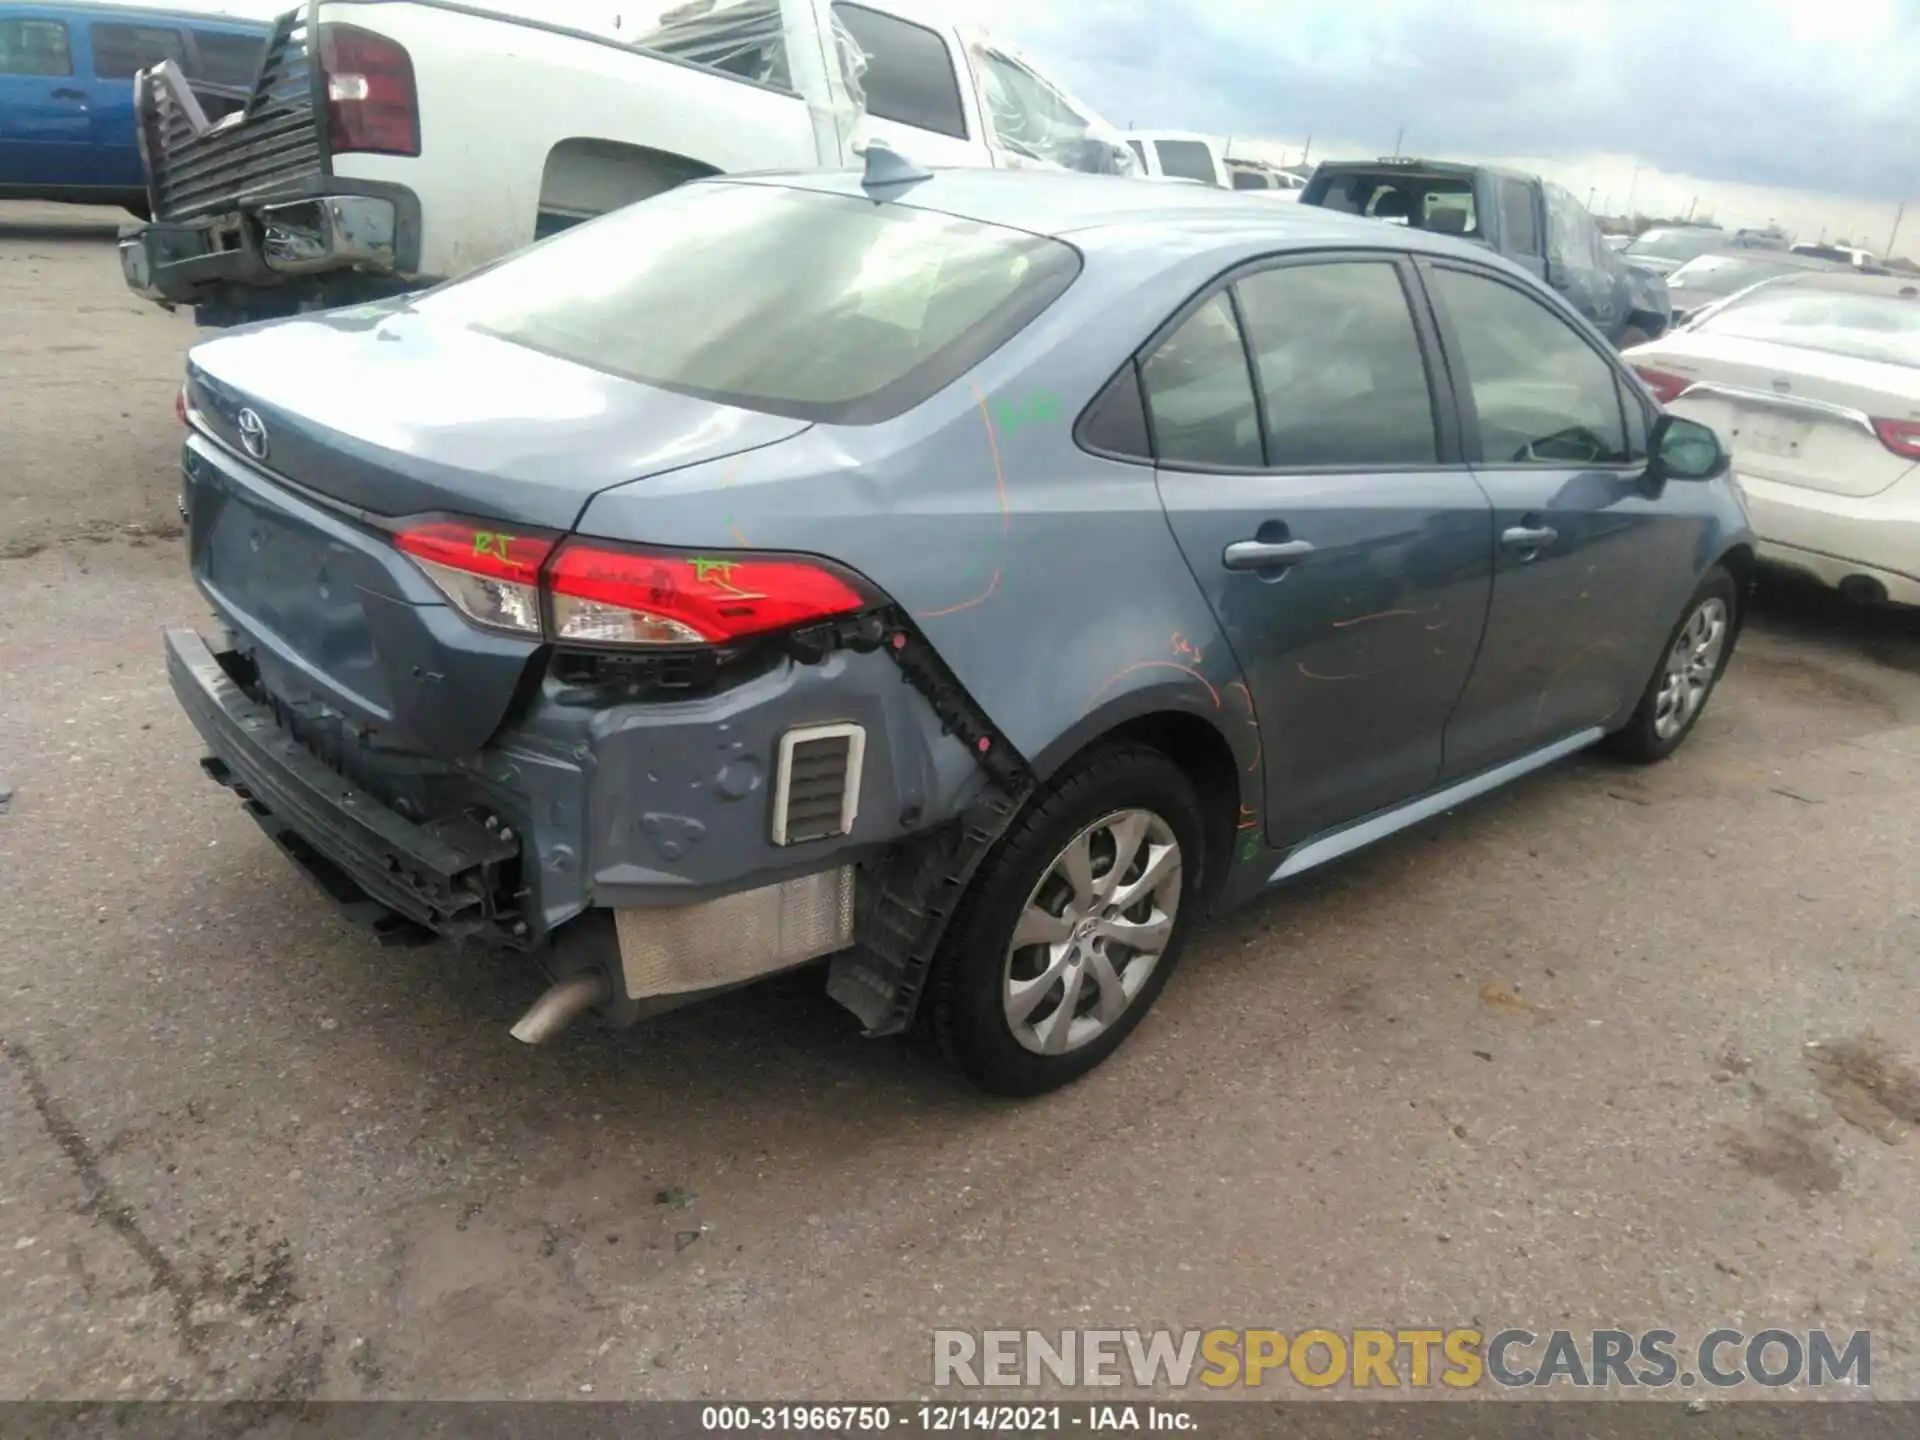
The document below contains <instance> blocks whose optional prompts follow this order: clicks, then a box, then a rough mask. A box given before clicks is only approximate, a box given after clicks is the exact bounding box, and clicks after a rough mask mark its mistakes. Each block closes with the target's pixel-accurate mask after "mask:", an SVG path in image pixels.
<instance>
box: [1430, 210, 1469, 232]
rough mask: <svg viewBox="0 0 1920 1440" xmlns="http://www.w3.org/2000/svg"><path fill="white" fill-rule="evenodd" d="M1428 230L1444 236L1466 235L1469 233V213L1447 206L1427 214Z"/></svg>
mask: <svg viewBox="0 0 1920 1440" xmlns="http://www.w3.org/2000/svg"><path fill="white" fill-rule="evenodd" d="M1427 228H1428V229H1429V230H1438V231H1439V232H1440V233H1441V234H1442V235H1464V234H1466V233H1467V212H1466V211H1464V210H1462V209H1459V208H1458V207H1456V206H1452V205H1449V206H1446V207H1444V208H1442V209H1439V210H1430V211H1428V212H1427Z"/></svg>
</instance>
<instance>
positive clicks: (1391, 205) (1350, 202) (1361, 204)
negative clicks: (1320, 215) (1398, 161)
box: [1318, 170, 1480, 235]
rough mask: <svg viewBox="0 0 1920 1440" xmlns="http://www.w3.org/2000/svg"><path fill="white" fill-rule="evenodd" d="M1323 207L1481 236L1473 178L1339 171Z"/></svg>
mask: <svg viewBox="0 0 1920 1440" xmlns="http://www.w3.org/2000/svg"><path fill="white" fill-rule="evenodd" d="M1318 203H1319V205H1320V207H1321V208H1322V209H1323V210H1339V211H1342V212H1344V213H1346V214H1349V215H1366V216H1370V217H1371V218H1373V219H1375V220H1385V221H1387V222H1388V223H1390V224H1394V225H1408V226H1412V227H1413V228H1415V229H1418V230H1437V231H1439V232H1441V233H1442V234H1445V235H1478V234H1479V233H1480V220H1479V216H1478V215H1477V214H1476V213H1475V211H1474V201H1473V178H1472V177H1471V176H1469V175H1422V174H1418V173H1415V172H1411V171H1405V170H1387V171H1381V172H1376V173H1373V174H1367V173H1364V172H1353V171H1336V172H1334V173H1332V174H1330V175H1328V176H1327V177H1325V189H1323V190H1322V191H1321V193H1320V199H1319V202H1318Z"/></svg>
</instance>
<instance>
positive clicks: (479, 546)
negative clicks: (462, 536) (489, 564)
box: [473, 530, 515, 560]
mask: <svg viewBox="0 0 1920 1440" xmlns="http://www.w3.org/2000/svg"><path fill="white" fill-rule="evenodd" d="M514 538H515V537H514V536H512V535H508V534H505V533H504V532H502V531H498V530H476V531H474V532H473V553H474V554H476V555H493V556H497V557H498V558H499V559H502V560H509V559H511V557H510V556H509V555H508V554H507V547H508V546H509V545H511V544H513V542H514Z"/></svg>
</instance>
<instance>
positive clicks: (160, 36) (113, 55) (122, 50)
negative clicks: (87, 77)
mask: <svg viewBox="0 0 1920 1440" xmlns="http://www.w3.org/2000/svg"><path fill="white" fill-rule="evenodd" d="M91 33H92V37H93V73H94V74H95V75H96V76H98V77H99V78H100V79H102V80H131V79H132V78H133V77H134V76H135V75H137V74H138V73H139V72H140V71H142V70H145V69H146V68H147V67H148V66H149V65H158V64H159V63H160V62H161V61H162V60H171V61H173V62H174V63H175V64H177V65H180V66H181V67H182V68H183V69H184V68H185V66H186V59H187V46H186V38H185V37H184V36H183V35H181V33H180V32H179V31H178V30H175V29H172V28H171V27H169V26H163V25H108V24H100V25H95V26H94V27H93V29H92V32H91Z"/></svg>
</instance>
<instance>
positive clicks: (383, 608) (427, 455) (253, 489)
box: [183, 305, 809, 793]
mask: <svg viewBox="0 0 1920 1440" xmlns="http://www.w3.org/2000/svg"><path fill="white" fill-rule="evenodd" d="M188 369H189V396H190V403H191V405H192V408H193V410H194V416H193V419H194V422H195V425H196V427H197V429H196V432H195V433H193V434H192V435H191V436H190V438H189V440H188V443H187V447H186V455H185V461H184V464H185V471H186V476H185V492H184V497H183V498H184V504H185V507H186V510H187V514H188V533H189V550H190V554H191V558H192V564H193V570H194V575H195V578H196V579H197V580H198V581H199V582H200V585H201V587H202V588H203V589H204V590H205V592H206V594H207V595H208V597H209V599H211V600H212V601H213V603H214V606H215V608H216V609H217V610H218V611H219V612H220V615H221V617H222V619H223V620H225V622H226V623H227V624H228V625H229V626H230V627H231V628H232V629H233V630H234V632H235V633H236V635H237V636H238V645H239V648H240V649H241V650H242V651H243V652H244V653H245V654H246V655H247V656H248V657H249V658H250V659H251V660H252V661H253V663H254V664H255V666H256V667H257V669H258V671H259V674H260V678H261V683H262V684H263V686H264V687H265V689H266V690H267V691H268V693H269V694H270V695H271V696H272V698H273V699H274V700H275V701H276V702H277V703H278V704H279V705H280V706H281V708H282V710H283V713H285V714H286V715H287V716H288V717H289V719H288V723H289V726H290V728H292V729H293V730H294V731H295V733H297V734H298V735H300V736H301V738H302V740H303V741H304V742H305V743H307V744H308V746H309V748H316V749H318V750H319V751H320V752H321V753H323V754H324V755H325V758H327V759H328V760H329V762H330V763H333V764H335V765H336V766H337V767H338V768H340V769H342V770H343V771H345V772H347V773H350V774H354V773H357V774H359V775H360V777H361V779H362V783H365V784H368V785H369V787H370V788H373V789H375V791H376V793H378V784H377V776H375V775H373V774H370V773H369V772H368V771H367V770H366V769H365V768H364V766H365V764H366V763H367V762H368V759H369V756H370V754H371V752H373V751H377V750H399V751H405V752H409V753H413V754H420V755H427V756H434V757H442V758H452V757H457V756H463V755H469V754H471V753H473V752H474V751H475V750H477V749H479V748H480V747H481V746H482V745H484V744H485V743H486V742H487V740H488V739H489V738H490V737H491V736H492V735H493V733H494V732H495V731H496V730H497V729H498V728H499V726H500V724H501V722H502V721H503V719H505V718H506V716H507V714H508V710H509V707H510V706H511V705H512V703H513V698H514V696H515V695H516V694H517V693H519V691H520V687H521V685H522V682H523V681H524V680H525V678H526V674H527V667H528V666H529V664H531V663H534V662H535V661H536V659H537V657H538V656H539V655H540V654H542V653H543V650H542V646H541V644H540V642H539V641H538V640H536V639H532V638H527V637H519V636H511V635H502V634H496V633H492V632H489V631H483V630H481V629H479V628H477V627H475V626H473V625H471V624H469V623H467V622H466V621H465V620H464V619H462V618H461V616H460V615H459V614H458V613H457V612H456V611H455V610H454V609H453V608H452V607H451V606H450V605H448V604H447V603H446V602H445V597H444V596H443V595H442V594H441V593H440V591H439V590H437V589H436V588H435V587H434V586H433V585H432V584H431V583H430V582H429V581H428V579H427V578H426V575H425V574H424V572H422V571H421V570H420V568H419V567H418V566H416V565H415V564H414V563H413V561H412V560H411V559H409V558H408V557H407V556H405V555H403V554H402V553H401V552H400V551H399V550H398V549H396V548H395V546H394V544H393V540H392V537H391V534H390V533H389V532H390V530H391V528H392V526H391V525H390V523H388V522H390V521H391V519H393V518H394V517H401V516H412V515H428V514H444V515H459V516H466V517H470V518H472V519H475V520H479V521H482V522H486V521H495V522H498V523H499V524H500V525H501V527H502V530H503V531H505V530H507V529H508V528H520V527H525V528H527V529H546V530H552V531H561V532H564V531H569V530H571V529H572V528H573V526H574V523H575V521H576V519H577V518H578V516H579V515H580V513H581V510H582V509H583V508H584V506H585V505H586V503H587V501H588V500H589V499H591V498H592V496H593V495H594V494H596V493H597V492H599V491H601V490H604V489H606V488H608V487H610V486H614V485H621V484H626V483H629V482H632V481H636V480H644V479H646V478H648V477H650V476H654V475H658V474H660V473H662V472H664V471H668V470H673V469H677V468H679V467H681V466H685V465H691V464H696V463H699V462H701V461H710V460H715V459H722V458H725V457H727V456H729V455H732V454H736V453H738V452H740V451H743V450H748V449H753V448H756V447H759V446H763V445H769V444H773V443H777V442H779V441H781V440H785V439H787V438H789V437H791V436H794V435H798V434H800V433H802V432H803V431H805V430H807V429H808V428H809V424H808V422H806V421H804V420H793V419H786V418H781V417H777V416H771V415H764V414H760V413H757V412H753V411H746V410H740V409H737V408H734V407H732V406H728V405H721V404H716V403H713V402H711V401H706V400H700V399H696V398H693V397H689V396H684V395H678V394H674V393H671V392H668V391H664V390H659V389H656V388H653V387H651V386H647V385H642V384H639V383H637V382H634V381H630V380H623V379H618V378H616V377H613V376H610V375H604V374H602V373H600V372H598V371H595V370H590V369H586V368H584V367H581V366H578V365H573V364H570V363H567V362H565V361H560V360H555V359H552V358H549V357H547V356H545V355H541V354H538V353H536V352H534V351H532V350H529V349H526V348H525V347H523V346H519V345H514V344H509V343H507V342H505V341H501V340H494V339H491V338H489V337H486V336H483V335H478V334H474V333H472V332H468V331H464V330H459V329H454V328H451V327H445V326H435V325H430V324H429V323H428V322H426V321H425V320H423V319H422V318H421V317H419V316H417V315H413V314H411V313H408V312H407V311H405V310H404V308H396V307H393V306H388V305H382V306H370V307H361V308H360V309H358V310H353V311H348V312H332V313H330V314H326V315H317V316H313V317H311V318H304V319H300V320H293V321H284V322H280V323H278V324H275V325H271V326H268V327H264V328H260V329H255V330H251V331H236V332H233V333H231V334H229V335H227V336H224V337H222V338H221V339H218V340H214V341H211V342H209V343H208V344H205V345H202V346H200V347H198V348H197V349H196V350H195V351H194V352H193V354H192V357H191V360H190V363H189V367H188ZM243 416H245V417H247V418H245V419H244V420H243ZM201 432H204V433H201ZM250 440H251V441H252V442H253V443H251V444H249V441H250Z"/></svg>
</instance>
